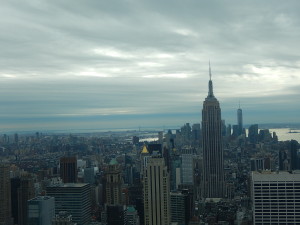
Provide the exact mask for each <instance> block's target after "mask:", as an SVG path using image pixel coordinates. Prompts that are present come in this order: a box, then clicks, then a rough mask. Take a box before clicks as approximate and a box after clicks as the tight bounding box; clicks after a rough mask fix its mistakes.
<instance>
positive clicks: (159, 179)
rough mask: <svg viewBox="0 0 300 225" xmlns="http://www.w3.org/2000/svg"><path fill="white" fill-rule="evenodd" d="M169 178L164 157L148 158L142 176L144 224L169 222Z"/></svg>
mask: <svg viewBox="0 0 300 225" xmlns="http://www.w3.org/2000/svg"><path fill="white" fill-rule="evenodd" d="M170 215H171V214H170V180H169V174H168V171H167V167H166V166H165V162H164V159H163V158H161V157H159V156H156V157H154V156H153V157H151V158H149V160H148V164H147V167H146V172H145V177H144V217H145V225H169V224H170V221H171V220H170V219H171V216H170Z"/></svg>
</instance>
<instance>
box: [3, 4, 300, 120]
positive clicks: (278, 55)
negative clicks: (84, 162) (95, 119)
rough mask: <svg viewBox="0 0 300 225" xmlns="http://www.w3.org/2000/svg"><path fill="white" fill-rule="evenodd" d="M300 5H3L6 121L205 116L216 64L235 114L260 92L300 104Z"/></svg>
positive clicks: (219, 84) (223, 95) (220, 89)
mask: <svg viewBox="0 0 300 225" xmlns="http://www.w3.org/2000/svg"><path fill="white" fill-rule="evenodd" d="M299 4H300V3H299V2H298V1H289V3H286V2H283V1H274V2H272V4H271V3H270V2H262V1H258V0H257V1H222V2H220V1H208V2H207V1H194V0H189V1H184V2H183V1H163V2H162V1H129V0H128V1H119V2H115V1H96V0H93V1H92V0H91V1H84V2H76V3H74V2H73V1H72V2H71V1H58V0H54V1H37V0H36V1H22V2H19V1H16V0H13V1H7V2H4V3H3V5H2V7H1V9H0V13H1V15H2V16H1V17H2V18H3V19H2V20H1V21H0V28H1V33H0V47H1V52H0V87H1V90H0V93H1V96H0V103H1V104H2V105H5V107H3V109H2V110H1V112H0V116H1V115H7V114H14V115H15V116H16V117H17V116H19V117H22V115H23V114H28V115H29V114H30V113H31V114H32V115H36V116H38V115H39V114H43V115H45V114H57V115H61V114H65V115H71V114H76V115H77V114H82V115H84V114H97V113H98V114H100V113H101V110H102V111H103V112H107V111H109V110H111V111H114V110H115V111H116V113H118V112H119V113H122V112H128V113H132V114H147V113H148V114H150V113H151V114H155V113H169V112H178V113H198V112H200V111H201V107H202V101H203V99H204V98H205V96H206V94H207V80H208V68H207V67H208V60H209V59H211V62H212V63H211V64H212V71H213V80H214V85H215V92H216V95H217V96H218V98H219V99H220V101H221V103H222V102H224V109H226V110H227V112H229V111H230V107H233V108H234V107H236V104H235V101H238V100H237V99H241V100H243V99H244V101H245V102H247V101H248V102H249V105H251V104H255V102H257V106H258V107H260V102H261V101H264V100H263V99H261V94H262V93H260V89H261V90H263V91H264V95H268V98H269V97H270V96H273V100H272V101H268V100H266V101H268V102H269V103H270V104H272V107H273V106H274V108H272V107H270V108H272V110H273V111H274V110H276V107H275V106H276V102H277V105H278V104H279V103H280V104H283V103H284V102H288V103H290V102H291V101H290V100H295V99H296V98H297V97H298V96H299V91H298V90H297V89H296V88H294V87H293V84H292V81H291V80H293V83H297V82H298V83H299V82H300V76H299V72H298V71H299V68H300V64H299V52H298V47H299V38H298V37H299V35H300V29H299V22H300V20H299V15H298V12H297V9H298V8H299ZM95 50H99V51H98V53H97V52H95ZM103 51H104V53H103ZM105 51H106V52H105ZM109 51H110V52H109ZM249 65H250V66H249ZM251 66H252V67H251ZM253 68H254V69H253ZM97 76H98V77H97ZM12 77H14V78H12ZM176 77H177V78H176ZM178 77H185V78H181V79H180V78H178ZM261 78H263V79H266V81H264V80H262V79H261ZM286 90H289V91H290V92H292V93H290V92H289V91H286ZM292 90H293V91H292ZM289 94H293V95H289ZM281 95H282V98H281V99H279V98H278V96H281ZM231 99H232V100H231ZM270 99H272V97H270ZM122 109H124V110H122ZM278 110H279V108H278ZM291 110H293V109H291ZM12 112H13V113H12ZM224 113H225V112H224ZM224 115H225V114H224ZM226 115H228V116H229V115H230V113H229V114H228V113H227V114H226ZM231 116H232V118H235V115H231ZM188 119H189V118H187V119H186V120H187V121H188ZM254 119H255V118H254V117H253V120H254ZM199 120H200V119H199Z"/></svg>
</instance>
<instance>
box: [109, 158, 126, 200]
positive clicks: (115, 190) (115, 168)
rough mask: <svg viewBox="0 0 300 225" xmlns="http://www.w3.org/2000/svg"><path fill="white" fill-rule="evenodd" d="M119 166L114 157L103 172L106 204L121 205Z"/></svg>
mask: <svg viewBox="0 0 300 225" xmlns="http://www.w3.org/2000/svg"><path fill="white" fill-rule="evenodd" d="M122 183H123V182H122V176H121V168H120V165H119V164H118V162H117V161H116V159H112V160H111V161H110V163H109V165H108V169H107V171H106V173H105V197H106V199H105V200H106V201H105V203H106V204H107V205H122Z"/></svg>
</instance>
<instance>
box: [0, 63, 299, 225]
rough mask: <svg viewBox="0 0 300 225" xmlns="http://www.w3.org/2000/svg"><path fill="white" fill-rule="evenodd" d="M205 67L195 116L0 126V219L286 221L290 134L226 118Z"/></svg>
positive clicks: (294, 156) (89, 224)
mask: <svg viewBox="0 0 300 225" xmlns="http://www.w3.org/2000/svg"><path fill="white" fill-rule="evenodd" d="M209 74H210V80H209V92H208V96H207V97H206V99H205V101H204V102H203V110H202V123H201V124H200V123H195V124H190V123H184V124H183V125H182V126H178V127H176V128H169V129H153V130H142V129H138V130H127V131H114V132H111V131H108V132H95V133H77V134H69V133H68V134H65V133H61V134H58V133H49V134H45V133H40V132H35V133H32V134H30V133H29V134H27V133H26V134H18V133H15V132H13V133H9V134H3V135H2V137H0V225H27V224H29V225H33V224H43V225H44V224H47V225H48V224H52V225H75V224H76V225H124V224H127V225H131V224H132V225H145V224H147V225H148V224H149V225H150V224H151V225H156V224H168V225H169V224H170V223H173V224H179V225H193V224H194V225H204V224H208V225H211V224H213V225H215V224H218V225H219V224H220V225H221V224H222V225H236V224H238V225H250V224H278V223H279V222H281V223H282V224H296V223H297V221H298V219H299V218H298V214H299V196H298V195H299V184H298V183H299V174H300V173H299V171H297V170H298V169H299V168H300V151H299V150H300V145H299V143H298V141H299V138H298V141H297V140H290V139H286V141H279V140H280V138H279V137H280V135H281V134H282V133H281V134H280V135H279V134H278V133H276V132H275V131H276V130H274V129H271V127H267V126H266V127H262V126H261V125H258V124H252V125H246V126H245V125H244V124H243V115H242V110H241V108H240V107H239V109H238V111H237V114H238V120H237V124H234V125H231V124H226V121H225V119H224V118H222V117H221V108H220V104H219V102H218V100H217V99H216V97H215V96H214V92H213V83H212V79H211V71H210V68H209ZM233 113H234V110H233ZM199 120H200V118H199ZM297 132H298V131H297V130H293V131H292V130H290V129H286V133H285V135H287V134H288V135H292V134H293V136H292V137H295V139H297V135H298V137H299V134H300V133H297ZM291 139H292V138H291Z"/></svg>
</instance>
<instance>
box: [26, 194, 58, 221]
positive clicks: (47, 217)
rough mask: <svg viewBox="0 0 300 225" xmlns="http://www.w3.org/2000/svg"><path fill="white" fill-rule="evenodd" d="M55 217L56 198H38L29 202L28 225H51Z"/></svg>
mask: <svg viewBox="0 0 300 225" xmlns="http://www.w3.org/2000/svg"><path fill="white" fill-rule="evenodd" d="M54 216H55V204H54V198H53V197H50V196H38V197H36V198H33V199H30V200H28V224H30V225H51V224H52V219H53V217H54Z"/></svg>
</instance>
